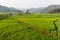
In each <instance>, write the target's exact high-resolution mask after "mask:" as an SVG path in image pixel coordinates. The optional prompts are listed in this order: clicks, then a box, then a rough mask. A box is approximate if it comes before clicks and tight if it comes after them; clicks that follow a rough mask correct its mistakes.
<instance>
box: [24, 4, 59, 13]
mask: <svg viewBox="0 0 60 40" xmlns="http://www.w3.org/2000/svg"><path fill="white" fill-rule="evenodd" d="M58 8H60V5H49V6H48V7H40V8H30V9H27V10H29V11H30V12H42V13H47V12H49V11H50V10H54V9H58ZM24 11H26V10H24Z"/></svg>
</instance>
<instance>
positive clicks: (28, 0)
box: [0, 0, 60, 9]
mask: <svg viewBox="0 0 60 40" xmlns="http://www.w3.org/2000/svg"><path fill="white" fill-rule="evenodd" d="M0 5H3V6H7V7H14V8H18V9H24V8H25V9H26V8H38V7H47V6H49V5H60V0H0Z"/></svg>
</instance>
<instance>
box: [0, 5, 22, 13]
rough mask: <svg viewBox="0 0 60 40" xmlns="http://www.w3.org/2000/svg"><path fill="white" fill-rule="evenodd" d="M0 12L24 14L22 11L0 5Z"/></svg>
mask: <svg viewBox="0 0 60 40" xmlns="http://www.w3.org/2000/svg"><path fill="white" fill-rule="evenodd" d="M0 12H22V11H21V10H19V9H15V8H13V7H12V8H9V7H6V6H2V5H0Z"/></svg>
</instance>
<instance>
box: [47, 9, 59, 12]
mask: <svg viewBox="0 0 60 40" xmlns="http://www.w3.org/2000/svg"><path fill="white" fill-rule="evenodd" d="M58 12H60V8H57V9H53V10H50V11H49V12H48V13H58Z"/></svg>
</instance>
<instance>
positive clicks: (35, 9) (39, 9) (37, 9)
mask: <svg viewBox="0 0 60 40" xmlns="http://www.w3.org/2000/svg"><path fill="white" fill-rule="evenodd" d="M42 9H44V7H41V8H31V9H28V10H29V11H30V12H41V11H42Z"/></svg>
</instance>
